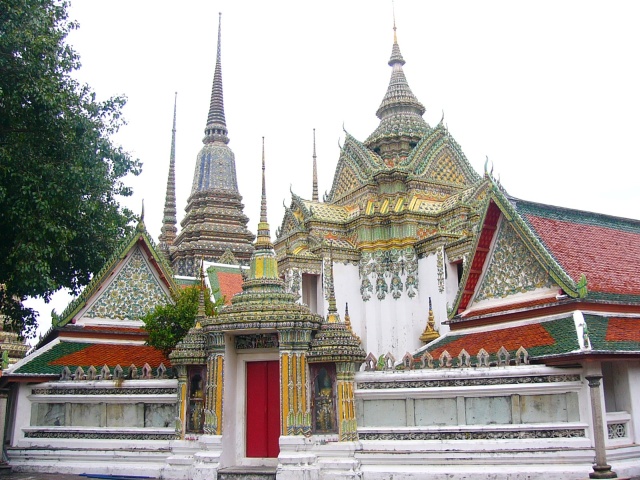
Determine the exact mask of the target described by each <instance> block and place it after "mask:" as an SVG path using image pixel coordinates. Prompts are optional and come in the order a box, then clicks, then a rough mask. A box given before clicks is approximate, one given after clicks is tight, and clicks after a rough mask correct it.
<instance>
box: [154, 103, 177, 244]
mask: <svg viewBox="0 0 640 480" xmlns="http://www.w3.org/2000/svg"><path fill="white" fill-rule="evenodd" d="M177 105H178V92H175V96H174V99H173V128H172V129H171V154H170V156H169V174H168V175H167V191H166V193H165V197H164V212H163V216H162V228H161V229H160V237H159V238H158V240H159V241H160V249H161V250H162V251H163V252H165V255H167V256H168V255H169V247H170V246H171V245H173V242H174V240H175V239H176V234H177V233H178V228H177V227H176V225H177V224H178V219H177V217H176V215H177V210H176V110H177Z"/></svg>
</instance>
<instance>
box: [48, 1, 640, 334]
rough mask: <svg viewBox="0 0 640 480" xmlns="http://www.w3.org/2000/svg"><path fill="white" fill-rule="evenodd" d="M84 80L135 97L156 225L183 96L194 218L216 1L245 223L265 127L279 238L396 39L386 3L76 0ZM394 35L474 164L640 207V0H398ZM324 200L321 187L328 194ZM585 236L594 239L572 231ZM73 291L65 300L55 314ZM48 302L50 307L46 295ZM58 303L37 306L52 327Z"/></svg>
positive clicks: (522, 189)
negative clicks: (287, 212) (286, 214)
mask: <svg viewBox="0 0 640 480" xmlns="http://www.w3.org/2000/svg"><path fill="white" fill-rule="evenodd" d="M71 3H72V5H71V8H70V17H71V18H72V19H75V20H77V21H78V22H79V23H80V28H79V30H77V31H75V32H73V33H72V34H71V35H70V36H69V39H68V40H69V43H70V44H71V45H73V46H74V47H75V49H76V50H77V52H78V53H79V54H80V56H81V60H82V65H83V66H82V68H81V70H80V71H79V72H78V74H77V76H78V78H79V79H80V80H81V81H83V82H86V83H88V84H89V85H91V86H92V88H93V89H94V90H95V92H96V93H97V95H98V98H101V99H105V98H107V97H109V96H112V95H118V94H124V95H126V96H127V97H128V103H127V106H126V107H125V109H124V115H125V117H126V119H127V121H128V125H127V126H126V127H124V128H123V129H122V130H121V131H120V132H119V134H118V135H117V136H116V137H115V140H116V142H117V143H119V144H121V145H122V146H123V147H124V148H125V149H126V150H128V151H130V152H131V153H132V154H133V155H134V156H136V157H137V158H139V159H140V160H141V161H142V162H143V172H142V174H141V175H140V176H139V177H137V178H132V179H130V180H129V181H128V184H129V185H130V186H132V187H133V190H134V195H133V197H130V198H127V199H125V200H124V202H123V203H124V204H126V205H127V206H129V207H130V208H132V209H133V210H134V211H136V212H139V211H140V205H141V201H142V199H144V202H145V223H146V225H147V228H148V230H149V232H150V233H151V235H152V237H153V238H154V239H157V237H158V235H159V233H160V226H161V220H162V209H163V206H164V194H165V188H166V178H167V172H168V167H169V153H170V144H171V123H172V116H173V101H174V92H176V91H177V92H178V107H177V135H176V183H177V206H178V219H179V220H181V219H182V217H183V214H184V208H185V206H186V201H187V197H188V195H189V193H190V189H191V181H192V177H193V170H194V166H195V160H196V156H197V154H198V151H199V150H200V148H201V147H202V137H203V134H204V127H205V123H206V117H207V112H208V108H209V97H210V93H211V82H212V79H213V70H214V66H215V52H216V40H217V25H218V12H222V77H223V85H224V101H225V113H226V119H227V127H228V129H229V138H230V139H231V142H230V144H229V146H230V147H231V148H232V150H233V151H234V153H235V155H236V167H237V171H238V183H239V189H240V193H241V194H242V195H243V197H244V204H245V213H246V214H247V215H248V216H249V218H250V222H249V228H250V230H252V231H254V232H255V230H256V226H257V221H258V217H259V210H260V200H259V198H260V182H261V180H260V171H261V170H260V161H261V137H262V136H265V144H266V160H267V171H266V172H267V196H268V206H269V222H270V224H271V229H272V236H274V234H275V229H276V227H277V226H279V225H280V222H281V221H282V216H283V211H284V210H283V207H282V203H283V201H284V202H286V203H289V201H290V194H289V188H290V186H291V188H293V191H294V192H295V193H297V194H298V195H301V196H303V197H305V198H309V197H310V196H311V186H312V183H311V182H312V129H313V128H315V129H316V138H317V155H318V175H319V186H320V192H324V191H325V190H326V191H328V190H330V189H331V182H332V179H333V173H334V170H335V166H336V163H337V160H338V156H339V144H340V143H341V142H342V141H343V139H344V133H343V126H344V128H345V129H346V130H347V131H348V132H349V133H350V134H352V135H353V136H355V137H356V138H358V139H360V140H364V139H365V138H366V137H367V136H368V135H369V134H370V133H371V132H372V131H373V130H374V129H375V128H376V126H377V125H378V119H377V118H376V116H375V112H376V110H377V108H378V106H379V104H380V102H381V100H382V98H383V96H384V93H385V91H386V88H387V85H388V82H389V78H390V74H391V68H390V67H389V66H388V65H387V61H388V59H389V56H390V54H391V46H392V41H393V31H392V23H393V18H392V4H391V2H390V1H387V0H385V1H382V0H358V1H356V0H348V1H345V0H340V1H338V0H324V1H315V2H311V1H305V2H301V1H278V0H272V1H269V2H265V1H237V0H236V1H231V0H230V1H212V0H206V1H184V2H169V1H153V2H152V1H142V0H139V1H135V2H131V1H130V0H108V1H107V0H71ZM395 16H396V23H397V27H398V30H397V32H398V43H399V45H400V49H401V51H402V54H403V56H404V59H405V60H406V62H407V63H406V65H405V66H404V71H405V74H406V76H407V80H408V82H409V85H410V86H411V89H412V90H413V92H414V94H415V95H416V96H417V98H418V99H419V100H420V101H421V102H422V103H423V104H424V105H425V107H426V109H427V111H426V113H425V115H424V117H425V119H426V121H427V122H428V123H429V124H430V125H432V126H434V125H436V124H437V123H438V122H439V121H440V118H441V117H442V114H443V111H444V115H445V123H446V124H447V125H448V127H449V130H450V132H451V134H452V135H453V137H454V138H455V139H456V140H457V142H458V143H459V144H460V145H461V147H462V150H463V151H464V152H465V154H466V156H467V158H468V160H469V162H470V163H471V165H472V166H473V167H474V168H475V169H476V170H477V171H478V172H479V173H482V171H483V165H484V161H485V156H488V157H489V159H490V161H491V162H493V164H494V175H495V176H499V177H500V179H501V182H502V184H503V186H504V187H505V188H506V190H507V191H508V192H509V194H511V195H513V196H515V197H519V198H523V199H527V200H533V201H538V202H543V203H549V204H554V205H561V206H565V207H571V208H578V209H583V210H592V211H597V212H602V213H607V214H611V215H616V216H623V217H631V218H640V213H639V211H638V205H640V166H639V164H640V146H639V144H638V132H640V116H639V112H640V88H639V85H640V62H639V61H638V58H639V57H640V53H639V52H638V47H639V46H640V28H638V25H637V21H638V18H640V2H636V1H607V2H602V1H600V2H593V1H584V0H582V1H557V0H554V1H540V0H537V1H535V2H533V1H531V2H525V1H518V2H513V1H477V0H470V1H439V2H433V1H424V0H396V2H395ZM321 194H322V193H321ZM576 241H588V239H576ZM66 303H67V300H66V299H61V300H57V301H56V303H55V304H53V306H54V307H55V308H56V311H57V312H58V313H61V311H62V310H63V309H64V307H65V306H66ZM38 308H41V307H40V306H39V307H38ZM51 308H52V307H51V305H48V306H44V307H43V308H42V309H41V314H42V317H41V324H42V327H43V328H44V329H45V330H46V329H47V328H48V327H49V320H48V318H49V312H50V311H51Z"/></svg>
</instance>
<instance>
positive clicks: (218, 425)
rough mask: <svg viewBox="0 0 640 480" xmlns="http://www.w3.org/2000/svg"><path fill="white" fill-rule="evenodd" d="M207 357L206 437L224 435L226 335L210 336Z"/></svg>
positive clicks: (215, 334)
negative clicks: (223, 401)
mask: <svg viewBox="0 0 640 480" xmlns="http://www.w3.org/2000/svg"><path fill="white" fill-rule="evenodd" d="M209 338H210V344H209V350H210V353H209V356H208V357H207V396H206V405H205V409H204V433H205V435H222V395H223V392H224V334H223V333H213V334H211V335H210V337H209Z"/></svg>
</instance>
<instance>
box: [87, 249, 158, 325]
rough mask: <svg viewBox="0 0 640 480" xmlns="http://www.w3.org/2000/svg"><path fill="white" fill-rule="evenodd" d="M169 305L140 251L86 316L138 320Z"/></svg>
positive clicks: (136, 251) (127, 262)
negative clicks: (152, 310)
mask: <svg viewBox="0 0 640 480" xmlns="http://www.w3.org/2000/svg"><path fill="white" fill-rule="evenodd" d="M166 301H167V295H166V293H165V292H164V290H163V289H162V287H161V286H160V283H159V282H158V279H157V278H156V276H155V275H154V273H153V272H152V270H151V268H150V267H149V265H148V264H147V262H146V260H145V258H144V256H143V255H142V252H141V251H140V249H139V248H137V249H135V250H134V251H133V252H132V253H131V256H130V257H129V259H128V260H127V261H126V263H125V265H124V266H123V267H122V269H121V270H120V272H118V274H117V276H116V278H114V279H113V281H112V282H111V283H110V284H109V286H108V287H107V289H106V290H105V291H104V292H103V293H102V294H101V295H100V296H99V297H98V299H97V300H96V301H95V302H94V303H93V304H92V305H91V307H90V308H89V310H88V311H87V312H86V313H85V316H86V317H89V318H117V319H120V320H124V319H127V320H136V319H139V318H140V317H142V316H143V315H145V314H146V313H147V312H148V311H149V310H150V309H151V308H153V306H155V305H160V304H163V303H166Z"/></svg>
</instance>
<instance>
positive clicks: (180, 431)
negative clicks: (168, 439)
mask: <svg viewBox="0 0 640 480" xmlns="http://www.w3.org/2000/svg"><path fill="white" fill-rule="evenodd" d="M175 368H176V370H177V372H178V418H176V436H177V437H179V438H180V439H184V432H185V427H186V425H187V423H186V419H187V367H186V366H185V365H176V367H175Z"/></svg>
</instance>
